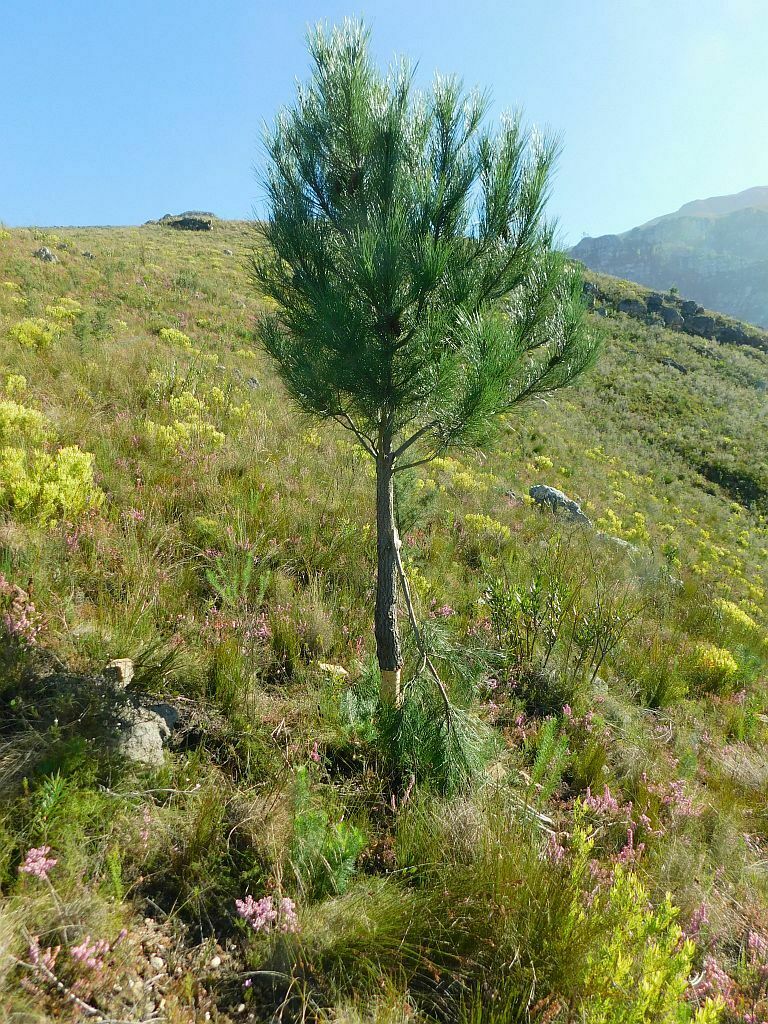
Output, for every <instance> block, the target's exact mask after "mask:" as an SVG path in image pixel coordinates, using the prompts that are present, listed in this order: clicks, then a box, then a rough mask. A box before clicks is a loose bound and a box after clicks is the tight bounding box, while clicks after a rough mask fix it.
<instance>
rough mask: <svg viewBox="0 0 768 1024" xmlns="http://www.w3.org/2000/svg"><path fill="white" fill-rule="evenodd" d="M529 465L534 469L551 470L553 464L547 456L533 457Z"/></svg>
mask: <svg viewBox="0 0 768 1024" xmlns="http://www.w3.org/2000/svg"><path fill="white" fill-rule="evenodd" d="M531 465H532V466H533V468H534V469H552V468H553V466H554V465H555V464H554V462H553V461H552V459H550V457H549V456H548V455H534V457H533V458H532V459H531Z"/></svg>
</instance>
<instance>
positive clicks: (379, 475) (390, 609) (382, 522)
mask: <svg viewBox="0 0 768 1024" xmlns="http://www.w3.org/2000/svg"><path fill="white" fill-rule="evenodd" d="M393 469H394V457H393V455H392V443H391V438H389V437H387V436H386V433H384V432H383V431H382V434H381V435H380V437H379V450H378V453H377V456H376V550H377V575H376V616H375V634H376V655H377V657H378V660H379V670H380V672H381V696H382V699H383V700H384V701H385V702H386V703H388V704H392V705H394V706H395V707H397V706H398V705H399V704H400V702H401V694H400V670H401V668H402V664H403V658H402V652H401V647H400V631H399V629H398V624H397V550H398V546H399V544H400V539H399V537H398V535H397V526H396V523H395V499H394V486H393V480H394V475H393Z"/></svg>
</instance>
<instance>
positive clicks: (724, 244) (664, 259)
mask: <svg viewBox="0 0 768 1024" xmlns="http://www.w3.org/2000/svg"><path fill="white" fill-rule="evenodd" d="M744 204H746V205H744ZM571 255H572V256H574V257H575V258H576V259H578V260H581V262H582V263H584V264H585V265H586V266H587V267H589V268H590V269H591V270H596V271H599V272H600V273H604V274H612V275H614V276H615V277H623V278H627V279H629V280H630V281H636V282H637V283H638V284H642V285H645V286H646V287H649V288H657V289H659V290H668V289H669V288H671V287H673V286H675V287H677V288H678V289H679V291H680V292H681V293H682V294H683V295H686V296H690V297H691V298H692V299H695V300H696V301H697V302H700V303H701V304H702V305H703V306H706V307H707V308H708V309H713V310H718V311H721V312H723V313H730V314H731V315H732V316H735V317H738V318H739V319H741V320H747V321H749V322H751V323H754V324H759V325H760V326H763V327H768V188H756V189H749V190H748V191H747V192H743V193H740V194H739V195H738V196H718V197H716V198H714V199H708V200H697V201H696V202H693V203H687V204H686V205H685V206H683V207H682V208H681V209H680V210H679V211H678V212H677V213H673V214H669V215H668V216H665V217H659V218H658V219H656V220H653V221H649V223H648V224H644V225H642V226H641V227H637V228H633V229H632V230H631V231H627V232H625V233H624V234H621V235H602V236H601V237H600V238H584V239H582V240H581V241H580V242H579V244H578V245H576V246H575V247H574V248H573V249H572V250H571Z"/></svg>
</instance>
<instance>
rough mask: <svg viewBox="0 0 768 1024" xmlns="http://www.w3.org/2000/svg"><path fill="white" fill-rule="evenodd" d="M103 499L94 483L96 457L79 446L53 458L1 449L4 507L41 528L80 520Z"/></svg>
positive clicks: (1, 499)
mask: <svg viewBox="0 0 768 1024" xmlns="http://www.w3.org/2000/svg"><path fill="white" fill-rule="evenodd" d="M103 499H104V495H103V493H102V492H101V491H100V490H99V489H98V487H96V485H95V484H94V481H93V455H92V454H91V453H90V452H84V451H82V450H81V449H80V448H78V446H77V445H71V446H69V447H65V448H59V450H58V451H57V452H56V453H55V454H53V455H49V454H48V453H47V452H44V451H40V450H39V449H38V450H32V451H30V452H27V451H24V449H22V448H16V447H7V448H0V504H2V506H3V507H5V508H9V509H10V510H11V511H12V512H13V513H14V514H15V515H18V516H21V517H23V518H26V519H34V520H35V521H36V522H37V523H41V524H48V523H53V522H55V521H57V520H59V519H76V518H77V517H78V516H80V515H81V514H82V513H83V512H84V511H85V510H86V509H88V508H95V507H98V506H99V505H100V504H101V502H102V501H103Z"/></svg>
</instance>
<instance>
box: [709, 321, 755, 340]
mask: <svg viewBox="0 0 768 1024" xmlns="http://www.w3.org/2000/svg"><path fill="white" fill-rule="evenodd" d="M715 337H716V338H717V340H718V341H721V342H722V343H723V344H724V345H744V344H745V343H746V342H747V341H748V340H749V335H748V334H747V332H746V331H745V330H744V328H743V327H741V326H740V325H739V324H722V325H721V324H718V326H717V329H716V330H715Z"/></svg>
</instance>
